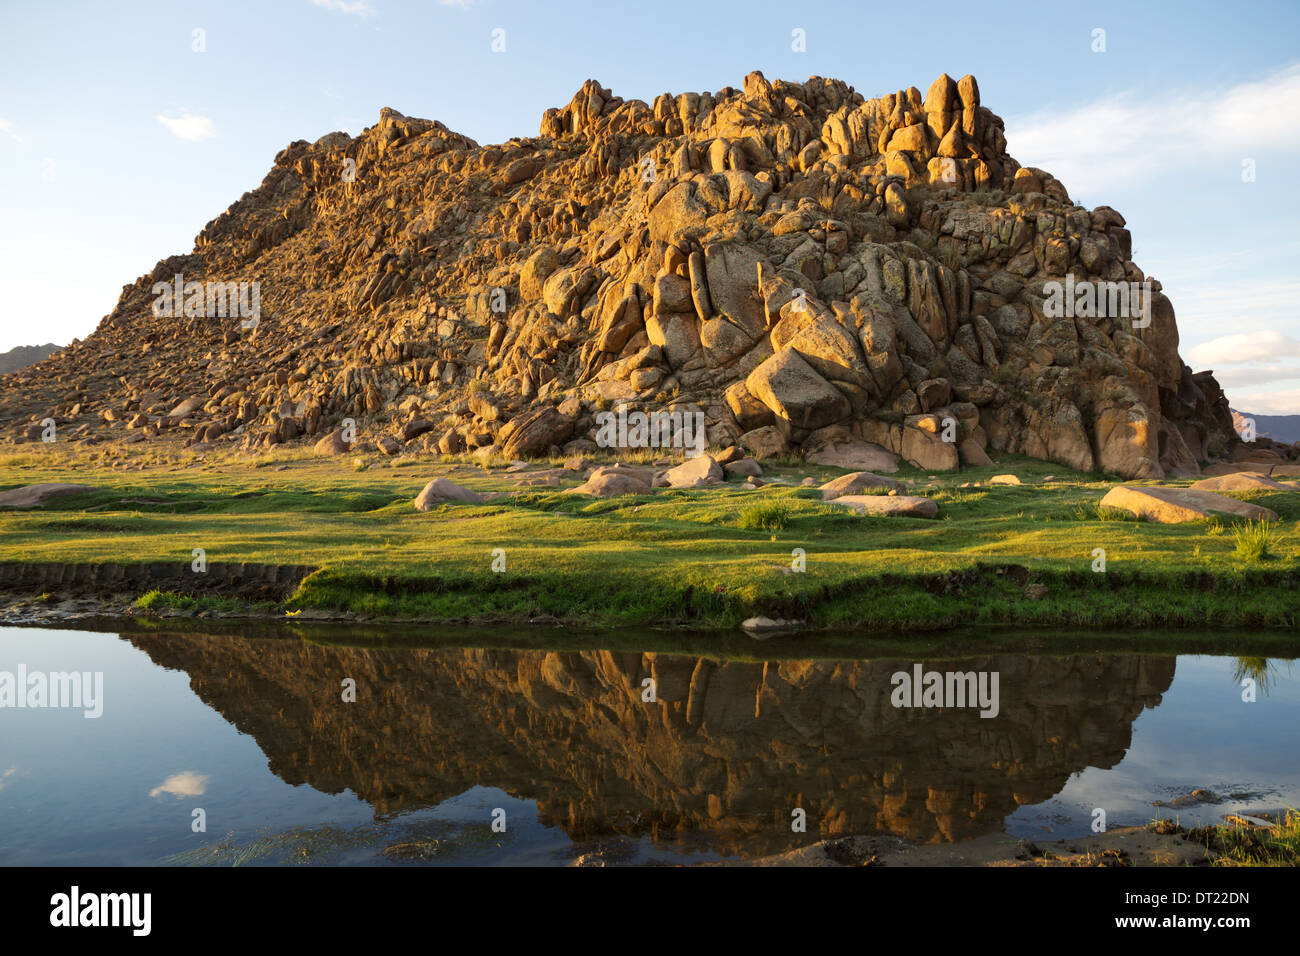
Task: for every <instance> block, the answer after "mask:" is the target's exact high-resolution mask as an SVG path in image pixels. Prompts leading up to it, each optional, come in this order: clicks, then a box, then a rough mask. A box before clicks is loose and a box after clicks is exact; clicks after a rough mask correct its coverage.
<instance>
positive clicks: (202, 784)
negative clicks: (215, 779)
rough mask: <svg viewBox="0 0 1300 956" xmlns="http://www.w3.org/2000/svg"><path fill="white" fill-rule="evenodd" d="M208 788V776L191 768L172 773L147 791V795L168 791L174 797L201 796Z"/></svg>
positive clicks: (152, 795) (154, 795)
mask: <svg viewBox="0 0 1300 956" xmlns="http://www.w3.org/2000/svg"><path fill="white" fill-rule="evenodd" d="M207 789H208V777H207V775H206V774H202V773H195V772H194V771H193V770H182V771H181V772H180V773H174V774H172V775H171V776H170V777H168V778H167V779H166V780H164V781H163V782H162V783H160V784H159V785H158V786H156V787H154V788H153V789H152V790H150V791H149V796H151V797H157V796H158V795H159V794H163V793H170V794H171V795H172V796H175V797H201V796H203V794H204V793H205V792H206V791H207Z"/></svg>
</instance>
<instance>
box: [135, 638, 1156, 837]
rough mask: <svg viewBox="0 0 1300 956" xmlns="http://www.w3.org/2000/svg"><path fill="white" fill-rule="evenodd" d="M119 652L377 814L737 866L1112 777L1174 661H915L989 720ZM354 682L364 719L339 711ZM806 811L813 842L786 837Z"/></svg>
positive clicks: (383, 655) (726, 670)
mask: <svg viewBox="0 0 1300 956" xmlns="http://www.w3.org/2000/svg"><path fill="white" fill-rule="evenodd" d="M128 639H129V640H130V641H131V642H132V643H133V644H135V645H136V646H138V647H140V648H141V649H142V650H144V651H145V652H146V653H147V654H148V655H149V656H150V658H152V659H153V660H154V662H155V663H158V664H160V665H163V666H166V667H170V668H178V669H181V670H183V671H185V672H187V673H188V674H189V675H190V682H191V686H192V687H193V689H194V691H195V692H196V693H197V694H198V695H199V697H200V698H201V699H202V700H203V701H204V702H205V703H207V704H208V705H209V706H211V707H213V708H214V709H215V710H217V711H218V712H220V713H221V714H222V715H223V716H224V717H225V718H226V719H227V720H229V721H230V722H231V723H232V724H234V725H235V726H236V727H237V728H238V729H239V730H240V731H242V732H244V733H247V734H249V735H251V736H252V737H253V738H254V739H255V740H256V741H257V742H258V744H259V746H260V747H261V748H262V750H263V751H264V752H265V754H266V756H267V759H268V761H269V765H270V768H271V770H272V771H273V772H274V773H275V774H276V775H278V776H279V777H281V778H282V779H283V780H285V781H286V782H287V783H291V784H303V783H305V784H309V785H311V786H312V787H314V788H316V789H317V790H321V791H323V792H326V793H340V792H342V791H343V790H345V789H346V790H351V791H353V792H355V793H356V794H358V795H359V796H360V797H362V798H363V799H365V800H366V801H367V802H369V803H370V804H371V805H372V806H373V807H374V809H375V813H376V814H377V815H380V814H387V813H391V812H395V811H401V810H408V809H414V808H418V807H425V806H429V805H432V804H437V803H440V802H441V801H444V800H446V799H448V798H449V797H453V796H455V795H457V794H460V793H463V792H464V791H465V790H467V789H468V788H470V787H472V786H475V785H483V786H496V787H500V788H502V789H504V790H506V791H507V792H509V793H511V794H512V795H515V796H517V797H520V798H524V799H531V800H535V801H536V802H537V804H538V806H539V808H540V813H541V818H542V822H544V823H547V824H550V825H554V826H558V827H561V828H563V829H564V830H565V831H567V832H568V833H569V835H570V836H571V837H572V838H573V839H574V840H585V839H592V838H597V837H601V836H605V835H609V834H612V833H622V834H629V835H642V834H653V835H655V836H656V837H657V838H659V839H663V840H673V839H690V838H691V837H692V836H693V835H695V834H701V833H703V834H707V836H708V839H709V842H710V843H712V844H713V845H715V846H717V847H718V848H719V849H721V850H722V851H724V852H732V853H739V854H742V855H746V856H753V855H761V854H764V853H770V852H774V851H777V850H780V849H783V848H786V847H789V846H791V845H794V844H797V843H803V842H806V841H807V840H808V839H809V838H810V836H811V837H813V838H815V837H817V836H822V837H825V836H833V835H836V834H866V833H887V834H893V835H897V836H903V837H907V838H909V839H911V840H914V841H918V842H944V841H956V840H961V839H965V838H969V837H972V836H977V835H980V834H983V833H989V832H995V831H998V830H999V829H1000V828H1001V825H1002V821H1003V818H1004V817H1005V816H1006V815H1007V814H1009V813H1011V812H1013V811H1014V810H1015V809H1016V807H1017V806H1018V805H1020V804H1026V803H1037V802H1040V801H1043V800H1046V799H1048V798H1050V797H1051V796H1053V795H1054V794H1055V793H1056V792H1058V791H1059V790H1060V789H1061V787H1062V786H1063V785H1064V784H1065V782H1066V780H1067V779H1068V778H1069V776H1070V775H1071V774H1073V773H1075V772H1077V771H1080V770H1083V769H1084V768H1085V767H1089V766H1092V767H1100V768H1106V767H1110V766H1113V765H1114V764H1116V763H1117V762H1118V761H1119V760H1120V759H1121V758H1122V757H1123V756H1124V753H1125V751H1126V749H1127V747H1128V746H1129V743H1130V736H1131V727H1132V723H1133V721H1134V719H1135V718H1136V717H1137V716H1138V715H1139V714H1140V713H1141V712H1142V710H1143V708H1144V707H1154V706H1156V705H1157V704H1158V703H1159V702H1160V699H1161V694H1162V693H1164V692H1165V691H1166V690H1167V689H1168V688H1169V686H1170V683H1171V682H1172V680H1173V676H1174V658H1172V657H1154V656H1143V655H1111V656H1074V657H1027V656H1023V655H1002V656H994V657H987V658H971V659H966V660H961V661H931V662H924V664H925V668H926V669H928V670H939V671H975V672H980V671H984V672H996V673H997V674H998V675H999V701H998V703H999V707H998V714H997V716H996V717H993V718H983V717H981V716H980V714H979V712H978V710H976V709H971V708H967V709H961V710H958V709H954V708H949V709H937V708H918V709H911V708H897V707H895V706H893V704H892V703H891V692H892V690H893V689H894V688H893V686H892V684H891V677H892V675H894V674H895V673H897V672H900V671H910V670H911V668H912V665H913V663H914V662H912V661H810V660H806V661H792V660H780V661H768V662H762V663H749V662H719V661H711V660H707V659H697V658H688V657H679V656H672V655H666V654H639V653H618V652H604V651H598V652H574V653H560V652H541V651H538V652H531V651H509V650H459V649H457V650H369V649H357V648H347V647H318V646H310V645H306V644H302V643H299V642H297V641H296V640H279V639H245V638H235V637H211V636H201V635H189V634H185V635H181V634H158V635H131V636H130V637H129V638H128ZM347 677H351V678H353V679H355V680H356V682H357V699H356V702H355V703H344V702H342V700H341V686H342V681H343V679H344V678H347ZM646 678H653V680H654V681H655V691H656V697H657V699H656V701H654V702H652V703H651V702H646V701H644V700H643V699H642V698H643V693H644V689H643V685H642V682H643V681H644V680H645V679H646ZM797 807H802V808H803V809H804V810H806V811H807V818H808V831H807V832H808V835H803V836H795V835H793V834H792V833H791V830H790V822H791V810H793V809H794V808H797ZM809 835H810V836H809Z"/></svg>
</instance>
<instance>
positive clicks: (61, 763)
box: [0, 629, 1300, 865]
mask: <svg viewBox="0 0 1300 956" xmlns="http://www.w3.org/2000/svg"><path fill="white" fill-rule="evenodd" d="M20 663H22V664H26V665H27V667H28V668H29V669H30V670H42V671H46V672H49V671H60V670H66V671H87V670H89V671H103V672H104V708H103V716H102V717H100V718H99V719H97V720H86V719H84V718H83V717H82V714H81V712H80V711H77V710H55V709H44V710H31V709H14V710H10V709H5V710H0V864H5V865H52V864H69V865H71V864H76V865H111V864H122V863H129V864H144V863H155V862H158V861H159V860H162V859H163V858H165V857H169V856H171V855H173V854H177V853H181V852H184V851H189V850H194V849H197V848H199V847H200V846H203V845H205V844H207V845H211V844H213V843H215V842H218V841H220V840H222V839H223V837H225V836H226V835H227V834H232V833H233V834H234V835H235V840H236V842H238V843H241V844H245V843H248V842H250V841H254V840H257V839H258V838H259V836H266V835H268V834H283V833H284V832H285V831H290V830H294V829H295V828H298V829H301V828H320V827H325V826H328V827H331V828H333V829H332V830H331V831H330V832H331V833H333V834H336V835H337V834H347V833H354V834H355V833H360V832H362V831H364V832H365V834H368V836H367V838H366V840H364V841H362V842H363V844H364V845H360V846H358V845H355V842H354V843H353V844H349V843H348V841H347V840H341V841H337V842H336V843H331V844H330V846H331V849H330V852H329V853H327V854H324V855H322V856H321V857H319V858H320V859H322V860H325V861H328V862H350V863H384V862H387V861H386V860H385V859H384V858H383V857H381V856H379V855H378V853H379V851H381V850H382V849H383V848H384V847H385V846H387V845H389V844H392V843H405V842H414V843H417V844H418V843H420V841H426V842H428V841H432V840H435V839H436V840H438V841H440V844H441V845H442V846H443V847H444V849H443V850H442V851H440V853H441V857H440V859H445V860H446V862H449V863H452V862H456V863H477V864H486V865H492V864H510V863H540V864H547V863H549V864H554V863H565V862H567V861H568V860H569V859H570V858H571V857H572V856H573V855H574V853H576V852H578V850H577V849H575V848H574V847H573V846H572V845H571V843H570V841H569V839H568V837H567V835H566V834H565V833H564V831H563V830H561V829H559V828H555V827H549V826H543V825H541V824H540V823H539V822H538V817H537V806H536V804H535V803H534V802H532V801H531V800H521V799H517V798H514V797H511V796H509V795H508V794H507V793H505V792H504V791H502V790H500V789H497V788H495V787H494V786H492V784H493V783H494V781H492V780H484V781H483V784H484V786H476V787H472V788H470V789H469V790H467V791H466V792H464V793H461V794H460V795H458V796H456V797H453V798H451V799H448V800H445V801H443V802H442V803H441V804H440V805H438V806H437V807H431V808H428V809H422V810H417V811H414V812H411V813H405V814H402V815H400V816H395V817H393V818H391V819H381V820H379V821H376V819H375V816H374V813H373V810H372V808H371V807H370V806H369V805H368V804H366V803H365V802H364V801H362V800H360V799H358V798H357V797H356V796H355V795H354V794H353V793H352V792H350V791H345V792H343V793H341V794H337V795H330V794H325V793H321V792H318V791H317V790H315V789H313V788H312V787H310V786H307V785H299V786H290V785H289V784H286V783H285V782H284V781H283V780H281V779H280V778H278V777H277V776H275V774H273V773H272V772H271V771H270V770H269V769H268V766H267V757H266V755H265V754H263V752H262V750H261V749H260V748H259V746H258V744H257V742H256V741H255V740H254V739H253V738H252V737H250V736H248V735H246V734H243V733H241V732H239V731H237V730H236V729H235V728H234V727H233V726H232V725H231V724H230V723H228V722H227V721H226V719H225V718H223V717H222V716H221V715H220V714H218V713H217V712H216V711H214V710H212V709H211V708H210V707H209V706H207V705H206V704H205V703H203V701H202V700H200V699H199V697H198V696H197V695H196V694H195V693H194V692H193V691H192V690H191V689H190V686H189V675H188V674H186V673H184V672H181V671H175V670H167V669H164V668H161V667H159V666H157V665H155V664H154V663H153V662H152V661H150V659H149V657H148V656H147V655H146V654H145V653H144V652H143V651H141V650H138V649H137V648H135V647H133V646H132V645H131V644H129V643H128V642H126V641H124V640H121V639H119V638H117V637H116V636H115V635H112V634H93V633H80V632H68V631H43V630H35V629H0V670H9V671H13V670H15V669H16V668H17V666H18V665H19V664H20ZM1232 671H1233V659H1232V658H1211V657H1182V658H1179V660H1178V664H1177V672H1176V676H1175V679H1174V683H1173V686H1172V688H1170V690H1169V691H1168V692H1167V693H1166V694H1165V695H1164V699H1163V702H1162V703H1161V704H1160V706H1159V707H1157V708H1155V709H1153V710H1145V711H1143V712H1142V714H1141V715H1140V716H1139V717H1138V718H1137V721H1136V722H1135V724H1134V727H1133V742H1132V746H1131V747H1130V748H1129V750H1128V753H1127V755H1126V756H1125V757H1124V759H1123V760H1122V761H1120V763H1119V764H1118V765H1117V766H1116V767H1114V768H1112V769H1110V770H1098V769H1095V768H1087V769H1085V770H1083V771H1082V772H1079V773H1075V774H1074V775H1073V776H1072V777H1071V778H1070V779H1069V781H1068V783H1067V784H1066V785H1065V787H1064V789H1063V790H1062V791H1061V792H1060V793H1059V794H1057V795H1056V796H1055V797H1054V798H1053V799H1051V800H1048V801H1045V802H1043V803H1039V804H1037V805H1034V806H1026V807H1021V808H1020V809H1019V810H1017V811H1016V812H1014V813H1013V814H1012V815H1011V816H1010V817H1009V818H1008V819H1007V829H1008V830H1009V831H1010V832H1012V833H1013V834H1015V835H1016V836H1027V837H1038V838H1041V839H1056V838H1060V837H1071V836H1077V835H1081V834H1083V833H1086V832H1087V831H1088V825H1089V822H1090V820H1091V811H1092V808H1093V807H1104V808H1105V809H1106V811H1107V814H1108V823H1109V825H1110V826H1111V827H1116V826H1127V825H1134V824H1141V823H1145V822H1147V821H1149V820H1151V819H1153V818H1155V817H1156V816H1178V817H1179V818H1180V819H1181V820H1182V821H1184V822H1200V821H1202V820H1212V819H1217V818H1218V817H1219V816H1220V815H1221V814H1222V813H1224V812H1225V811H1227V810H1230V809H1236V808H1239V807H1243V806H1250V807H1254V808H1277V807H1282V806H1297V805H1300V766H1298V764H1300V761H1297V760H1296V755H1297V754H1300V669H1297V671H1296V672H1294V673H1292V672H1289V671H1288V667H1287V665H1286V664H1285V663H1282V665H1281V668H1280V676H1278V677H1277V678H1276V679H1275V680H1274V683H1273V686H1272V688H1271V692H1270V694H1269V695H1268V696H1265V695H1263V694H1262V693H1261V694H1260V696H1259V699H1258V701H1257V702H1256V703H1253V704H1245V703H1242V702H1241V699H1240V693H1241V688H1240V686H1239V685H1238V684H1236V683H1234V681H1233V679H1232ZM358 760H359V762H363V761H364V758H362V757H358ZM1193 787H1203V788H1206V789H1210V790H1214V791H1215V792H1217V793H1220V794H1223V795H1226V794H1228V793H1232V792H1235V791H1239V790H1240V791H1245V790H1248V791H1251V792H1254V793H1257V794H1259V796H1258V797H1254V798H1251V799H1248V800H1245V801H1237V802H1231V803H1225V804H1221V805H1215V806H1209V807H1193V808H1184V809H1180V810H1173V809H1157V808H1155V807H1153V806H1151V804H1152V802H1153V801H1154V800H1158V799H1165V800H1168V799H1169V798H1171V797H1173V796H1175V795H1177V794H1179V793H1183V792H1186V791H1188V790H1190V789H1192V788H1193ZM196 807H202V808H203V809H204V811H205V813H206V822H207V831H206V833H193V832H192V831H191V829H190V826H191V819H192V817H191V812H192V811H193V810H194V809H195V808H196ZM497 807H501V808H504V809H505V810H506V812H507V815H508V820H509V829H508V832H507V834H506V835H500V836H493V835H491V833H490V830H489V829H488V823H489V821H490V819H491V813H492V810H493V809H495V808H497ZM619 842H620V843H622V844H623V845H622V846H621V848H620V851H619V852H620V856H619V860H620V861H623V862H643V861H646V860H649V859H658V860H666V861H667V860H674V859H685V858H686V857H685V856H683V855H682V854H684V853H685V852H686V850H687V849H688V848H687V847H684V846H677V847H673V848H669V847H666V846H663V845H654V844H653V843H652V841H651V840H650V839H649V838H648V837H644V838H641V839H639V840H636V839H634V840H627V841H619ZM446 847H451V849H450V850H448V849H445V848H446ZM674 850H677V851H680V852H674ZM694 858H696V859H698V858H700V856H699V855H698V854H697V855H696V856H695V857H694ZM437 861H438V860H436V859H435V860H434V861H433V862H437Z"/></svg>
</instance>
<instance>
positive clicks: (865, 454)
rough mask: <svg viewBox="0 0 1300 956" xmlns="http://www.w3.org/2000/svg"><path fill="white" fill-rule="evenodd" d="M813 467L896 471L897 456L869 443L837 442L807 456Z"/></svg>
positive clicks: (891, 472)
mask: <svg viewBox="0 0 1300 956" xmlns="http://www.w3.org/2000/svg"><path fill="white" fill-rule="evenodd" d="M808 460H809V461H810V462H812V463H813V464H814V465H825V466H827V467H830V468H852V469H853V470H854V471H873V472H881V471H883V472H887V473H889V474H893V473H894V472H896V471H898V456H897V455H895V454H894V453H893V452H890V451H886V450H885V449H884V448H881V447H880V446H879V445H873V444H872V443H870V442H863V441H855V442H839V443H833V444H830V445H825V446H823V447H822V448H820V449H818V450H817V451H815V452H813V453H812V454H811V455H809V456H808Z"/></svg>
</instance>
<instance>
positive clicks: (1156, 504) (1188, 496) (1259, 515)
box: [1101, 485, 1277, 524]
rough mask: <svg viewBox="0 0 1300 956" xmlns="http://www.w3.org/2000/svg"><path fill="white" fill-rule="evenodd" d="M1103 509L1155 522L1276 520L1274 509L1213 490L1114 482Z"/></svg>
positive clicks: (1102, 504)
mask: <svg viewBox="0 0 1300 956" xmlns="http://www.w3.org/2000/svg"><path fill="white" fill-rule="evenodd" d="M1101 506H1102V507H1103V508H1115V509H1116V510H1118V511H1127V512H1129V513H1130V514H1134V515H1136V516H1137V517H1139V518H1145V519H1146V520H1148V521H1154V522H1156V523H1157V524H1181V523H1182V522H1184V521H1201V520H1204V519H1205V518H1209V517H1211V516H1213V515H1215V514H1223V515H1230V516H1231V517H1234V518H1245V519H1247V520H1249V521H1276V520H1277V512H1275V511H1270V510H1269V509H1268V508H1261V507H1260V506H1259V505H1252V504H1248V503H1247V502H1245V501H1238V500H1237V499H1236V498H1228V497H1226V496H1225V495H1216V494H1215V493H1214V492H1212V491H1198V490H1196V489H1193V488H1161V487H1155V486H1152V487H1133V486H1129V485H1116V486H1115V487H1114V488H1112V489H1111V490H1110V491H1108V492H1106V496H1105V497H1104V498H1102V499H1101Z"/></svg>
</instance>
